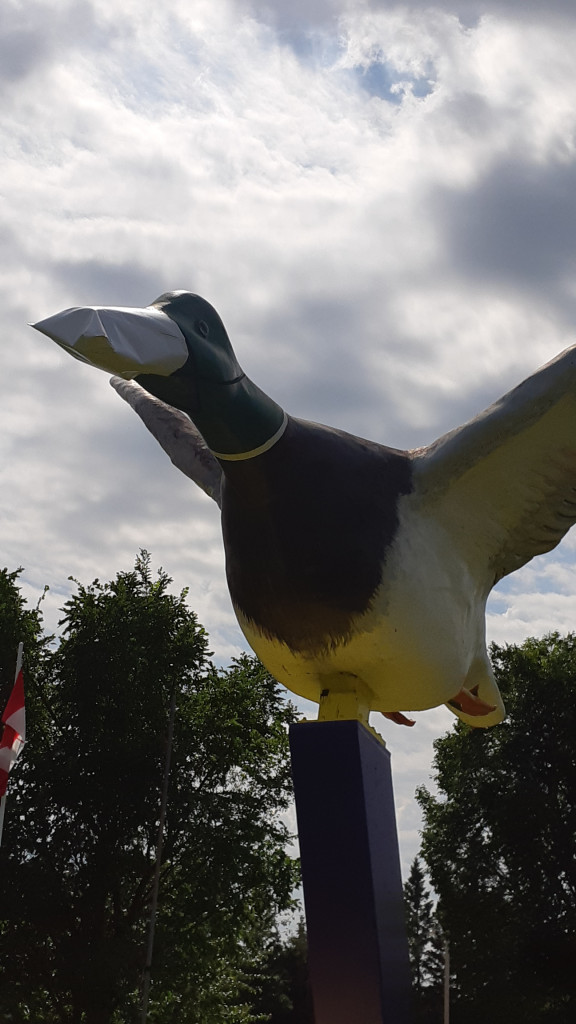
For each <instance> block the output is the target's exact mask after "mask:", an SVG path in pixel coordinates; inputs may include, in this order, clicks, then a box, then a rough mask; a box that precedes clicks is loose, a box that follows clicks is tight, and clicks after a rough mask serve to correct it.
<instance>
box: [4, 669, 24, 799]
mask: <svg viewBox="0 0 576 1024" xmlns="http://www.w3.org/2000/svg"><path fill="white" fill-rule="evenodd" d="M2 724H3V726H4V731H3V732H2V739H0V797H3V796H4V794H5V793H6V787H7V785H8V775H9V772H10V769H11V767H12V765H13V764H14V762H15V760H16V758H17V757H18V754H19V753H20V751H21V750H22V747H23V746H24V740H25V739H26V712H25V709H24V676H23V675H22V653H21V651H20V650H19V651H18V665H17V668H16V682H15V683H14V688H13V690H12V693H11V694H10V698H9V700H8V703H7V705H6V707H5V709H4V714H3V715H2Z"/></svg>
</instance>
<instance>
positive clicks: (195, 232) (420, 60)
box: [0, 0, 576, 870]
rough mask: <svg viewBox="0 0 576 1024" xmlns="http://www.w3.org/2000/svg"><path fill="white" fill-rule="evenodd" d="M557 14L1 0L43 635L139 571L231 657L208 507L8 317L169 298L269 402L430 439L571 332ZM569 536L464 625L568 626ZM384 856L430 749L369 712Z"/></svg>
mask: <svg viewBox="0 0 576 1024" xmlns="http://www.w3.org/2000/svg"><path fill="white" fill-rule="evenodd" d="M575 53H576V5H575V4H574V0H545V2H544V0H543V2H536V0H500V2H498V0H493V2H490V0H487V2H480V0H478V2H474V0H462V2H461V3H458V2H457V0H444V2H438V3H436V4H428V3H424V2H412V3H406V4H394V3H383V2H378V0H366V2H361V0H349V2H346V0H252V2H251V0H163V3H162V4H159V3H157V2H152V0H122V3H121V4H118V0H2V4H1V6H0V124H1V133H2V144H1V145H0V165H1V174H0V221H1V228H0V261H1V267H2V274H1V276H0V300H1V305H0V308H1V311H2V335H1V342H0V345H1V348H0V353H1V360H2V372H1V374H0V389H1V405H0V409H1V415H2V431H1V435H0V436H1V444H2V449H3V458H2V464H1V467H2V468H1V472H2V481H1V490H0V501H1V502H2V542H3V549H2V551H1V554H0V562H1V564H2V565H6V566H8V568H10V569H13V568H16V567H17V566H19V565H22V566H24V569H25V571H24V575H23V580H24V590H25V594H26V596H27V598H28V599H29V600H30V601H31V602H34V603H35V602H36V601H37V600H38V597H39V596H40V594H41V592H42V589H43V587H44V585H45V584H49V586H50V588H51V589H50V592H49V594H48V596H47V598H46V600H45V602H44V609H45V616H46V622H47V625H48V626H49V627H50V628H53V627H54V626H55V624H56V622H57V619H58V613H57V609H58V608H59V607H60V606H61V604H62V602H63V601H64V600H65V598H66V596H67V595H68V594H69V592H70V587H71V583H70V582H69V576H74V577H76V578H78V579H80V580H81V581H82V582H84V583H87V582H89V581H90V580H92V579H93V578H94V577H99V578H100V579H107V578H110V577H111V576H113V575H114V574H115V573H116V572H117V571H118V570H120V569H129V568H130V567H131V566H132V564H133V562H134V558H135V556H136V554H137V552H138V550H139V549H140V548H142V547H144V548H147V549H148V550H149V551H150V552H151V554H152V561H153V565H154V566H160V565H162V566H163V567H164V568H165V569H166V570H167V571H168V572H169V573H170V575H172V576H173V577H174V581H175V587H176V588H178V589H180V588H182V587H184V586H187V587H189V589H190V602H191V605H192V606H193V607H194V609H195V610H196V611H197V613H198V615H199V617H200V619H201V621H202V622H203V623H204V625H205V626H206V628H207V629H208V631H209V634H210V637H211V641H212V648H213V650H214V653H215V656H216V658H217V659H218V661H219V662H222V663H227V661H228V659H229V658H230V657H231V656H233V655H234V654H235V653H238V652H239V651H240V650H242V649H243V639H242V636H241V634H240V631H239V629H238V627H237V625H236V622H235V619H234V615H233V612H232V609H231V605H230V602H229V599H228V596H227V590H226V584H225V577H224V564H223V554H222V546H221V540H220V532H219V518H218V510H217V508H216V506H215V505H214V503H213V502H211V501H210V499H208V498H207V497H205V496H204V495H203V494H202V493H201V492H199V491H197V490H195V489H194V487H193V485H192V484H191V483H190V481H188V480H186V479H185V478H184V477H183V476H180V475H179V474H178V472H177V471H176V470H175V469H174V468H173V467H172V466H171V464H170V462H169V461H168V459H167V458H166V456H164V455H163V453H162V451H161V450H160V449H159V448H157V446H156V443H155V442H154V440H153V439H152V438H151V437H150V436H149V435H148V434H147V432H146V430H145V429H144V427H143V426H142V424H141V423H140V422H139V420H138V419H137V418H136V416H135V415H134V413H133V412H132V411H131V410H130V409H129V408H128V407H127V406H125V405H124V404H123V402H122V401H121V400H120V399H119V398H118V396H117V395H116V394H115V393H114V392H113V391H112V389H111V388H110V387H109V385H108V382H107V378H106V376H105V375H104V374H102V373H99V372H97V371H95V370H92V369H90V368H88V367H84V366H82V365H81V364H80V363H78V362H75V361H74V360H72V359H69V358H68V357H67V356H66V355H65V354H64V353H63V352H62V351H61V350H59V349H58V348H57V347H56V346H55V345H53V344H52V343H51V342H50V341H48V339H46V338H44V337H42V336H41V335H39V334H37V333H35V332H34V331H32V330H31V329H30V328H29V327H28V326H27V323H29V322H30V321H35V320H38V319H41V318H43V317H45V316H48V315H50V314H52V313H55V312H57V311H58V310H60V309H63V308H66V307H69V306H75V305H98V304H99V305H135V306H145V305H147V304H148V303H150V302H151V301H153V300H154V299H155V298H156V297H157V296H158V295H159V294H160V293H161V292H163V291H165V290H169V289H174V288H186V289H190V290H192V291H196V292H199V293H200V294H202V295H204V296H205V297H206V298H207V299H209V300H210V301H211V302H212V303H213V304H214V305H215V306H216V308H217V309H218V310H219V312H220V313H221V315H222V317H223V319H224V322H225V324H226V325H227V327H228V330H229V333H230V336H231V339H232V342H233V344H234V346H235V349H236V352H237V354H238V357H239V359H240V362H241V363H242V365H243V367H244V369H245V370H246V371H247V373H248V374H249V375H250V376H251V377H252V378H253V379H254V380H255V381H256V382H257V383H258V384H259V385H260V386H261V387H262V388H263V389H264V390H266V391H268V392H269V393H270V394H271V395H273V396H274V398H276V400H277V401H279V402H280V403H281V404H282V405H283V406H284V407H285V408H286V409H287V410H288V411H289V412H291V413H294V414H295V415H299V416H302V417H305V418H308V419H313V420H318V421H320V422H326V423H330V424H333V425H335V426H338V427H341V428H343V429H346V430H349V431H351V432H353V433H356V434H360V435H362V436H365V437H369V438H372V439H374V440H378V441H382V442H385V443H387V444H389V445H392V446H395V447H400V448H407V447H416V446H418V445H421V444H426V443H428V442H430V441H432V440H433V439H434V438H435V437H437V436H438V435H440V434H441V433H443V432H445V431H447V430H449V429H451V428H452V427H454V426H457V425H458V424H459V423H461V422H463V421H465V420H466V419H468V418H470V417H471V416H473V415H475V414H476V413H477V412H479V411H480V410H481V409H482V408H484V407H485V406H486V405H488V404H489V403H490V402H492V401H494V400H495V399H496V398H497V397H499V396H500V395H501V394H502V393H504V392H505V391H507V390H508V389H509V388H510V387H512V386H513V385H515V384H517V383H518V382H519V381H520V380H522V379H523V378H524V377H525V376H527V375H528V374H529V373H530V372H531V371H532V370H534V369H535V368H536V367H537V366H539V365H540V364H542V363H543V362H546V361H547V360H548V359H550V358H551V357H552V356H554V355H555V354H556V353H557V352H559V351H560V350H562V349H563V348H565V347H567V346H568V345H570V344H572V343H573V342H574V340H575V337H574V329H573V326H574V320H575V313H576V247H575V241H576V204H575V196H576V62H575V60H574V54H575ZM575 558H576V536H574V537H570V536H569V537H568V538H567V539H566V540H565V541H564V542H563V544H562V545H561V547H560V548H559V549H557V550H556V551H555V552H553V553H552V554H551V555H549V556H547V557H545V558H540V559H538V560H537V561H535V562H533V563H531V564H530V565H529V566H527V567H526V568H525V569H524V570H523V571H522V572H520V573H518V574H516V575H515V576H514V577H512V578H511V579H509V580H508V581H506V582H505V583H504V584H502V585H501V586H500V587H499V588H498V590H497V591H495V593H494V595H493V597H492V599H491V602H490V609H489V617H488V631H489V637H490V638H491V639H494V640H496V641H498V642H500V643H504V642H517V641H521V640H522V639H523V638H524V637H526V636H529V635H541V634H542V633H545V632H546V631H549V630H551V629H560V630H562V631H568V630H570V629H573V628H574V627H575V625H576V585H575V579H574V561H575ZM373 718H374V725H375V726H376V727H377V728H378V729H379V730H380V731H381V732H382V734H383V735H384V736H385V738H386V741H387V742H388V744H389V746H390V749H391V751H392V757H393V766H394V776H395V786H396V795H397V804H398V812H399V825H400V832H401V842H402V855H403V861H404V867H405V870H406V868H407V866H408V864H409V862H410V860H411V859H412V857H413V856H414V854H415V852H416V850H417V848H418V834H417V832H418V823H419V814H418V810H417V808H416V806H415V802H414V789H415V786H416V785H417V784H419V783H422V782H424V783H425V782H426V781H427V779H428V772H429V764H430V758H431V743H432V740H433V739H434V738H435V737H436V736H438V735H440V734H441V733H442V732H443V731H444V730H445V728H446V727H447V726H449V725H450V724H451V722H452V721H453V719H452V717H451V716H450V715H449V714H448V712H445V711H444V710H438V711H433V712H427V713H422V714H419V715H417V725H416V727H415V728H414V729H412V730H407V729H402V728H399V727H397V726H394V725H393V724H392V723H390V722H387V721H385V720H384V719H382V718H381V716H378V715H375V716H373Z"/></svg>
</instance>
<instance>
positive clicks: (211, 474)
mask: <svg viewBox="0 0 576 1024" xmlns="http://www.w3.org/2000/svg"><path fill="white" fill-rule="evenodd" d="M110 384H111V385H112V387H113V388H114V390H115V391H117V392H118V394H119V395H120V397H121V398H123V399H124V401H125V402H128V405H131V406H132V408H133V409H134V412H136V413H138V415H139V417H140V419H141V420H142V422H143V423H144V424H145V425H146V426H147V427H148V430H149V431H150V433H151V434H153V435H154V437H155V438H156V440H157V441H158V443H159V444H160V445H161V446H162V448H163V449H164V451H165V452H166V454H167V455H169V456H170V459H171V460H172V462H173V463H174V465H175V466H176V468H177V469H179V470H181V472H182V473H184V474H185V475H186V476H188V477H190V479H191V480H193V481H194V483H195V484H197V485H198V487H201V488H202V490H203V491H205V492H206V494H208V495H209V496H210V497H211V498H213V499H214V501H215V502H216V504H217V505H220V489H221V486H222V471H221V469H220V465H219V463H218V461H217V459H215V458H214V456H213V455H212V452H211V451H210V450H209V449H208V448H207V447H206V444H205V442H204V438H203V437H202V435H201V434H200V432H199V431H198V430H197V429H196V427H195V426H194V424H193V423H192V421H191V420H190V419H189V418H188V416H186V414H185V413H183V412H180V411H179V410H178V409H173V408H172V406H171V405H166V404H165V402H161V401H160V399H158V398H153V397H152V395H150V394H149V393H148V392H147V391H145V390H144V388H141V387H140V385H139V384H136V382H135V381H131V380H123V379H122V377H111V378H110Z"/></svg>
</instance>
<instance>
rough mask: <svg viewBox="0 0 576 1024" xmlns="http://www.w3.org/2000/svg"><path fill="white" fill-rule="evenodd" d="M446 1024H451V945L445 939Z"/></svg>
mask: <svg viewBox="0 0 576 1024" xmlns="http://www.w3.org/2000/svg"><path fill="white" fill-rule="evenodd" d="M444 1024H450V945H449V943H448V939H444Z"/></svg>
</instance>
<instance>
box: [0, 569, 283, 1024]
mask: <svg viewBox="0 0 576 1024" xmlns="http://www.w3.org/2000/svg"><path fill="white" fill-rule="evenodd" d="M3 579H4V591H2V590H1V589H0V594H4V604H3V605H0V611H1V610H2V609H3V608H4V607H6V608H8V615H7V620H6V621H8V620H10V614H12V617H13V618H14V619H15V620H16V621H17V628H16V629H15V631H13V632H15V634H16V636H17V638H18V639H19V629H20V630H21V628H22V627H23V626H27V627H28V629H29V632H31V635H33V637H34V638H35V643H36V647H34V645H32V649H33V650H34V652H35V653H34V657H32V656H31V653H29V654H28V666H27V675H26V689H27V700H28V711H29V715H28V718H29V733H28V735H29V742H28V744H27V746H26V747H25V751H24V753H23V755H22V763H21V764H20V765H19V766H18V768H17V770H16V771H15V772H14V773H13V778H12V780H11V783H10V795H9V806H8V813H7V821H6V828H5V842H4V845H3V847H2V850H1V851H0V864H1V867H0V871H1V877H2V903H1V906H0V1007H1V1008H2V1011H1V1013H3V1014H4V1016H3V1017H2V1016H1V1015H0V1020H2V1021H14V1022H16V1024H20V1022H24V1021H34V1022H45V1024H52V1022H54V1024H56V1022H57V1024H112V1022H114V1024H128V1022H130V1021H137V1020H138V1019H139V1015H138V1006H139V994H138V990H139V983H140V976H141V972H142V967H143V963H144V949H145V939H146V928H147V918H148V915H149V907H150V896H151V885H152V878H153V873H154V849H155V841H156V834H157V828H158V815H159V796H160V790H161V784H162V771H163V761H164V753H165V740H166V731H167V722H168V709H169V705H170V699H171V694H172V692H173V690H174V688H176V692H177V712H176V726H175V734H174V749H173V760H172V771H171V781H170V794H169V807H168V818H167V827H166V835H165V842H164V850H163V858H162V863H163V866H162V874H161V896H160V911H159V916H158V925H157V942H156V947H155V958H154V969H153V984H152V993H151V996H152V998H151V1005H150V1010H151V1012H150V1019H151V1021H157V1022H159V1024H165V1022H166V1024H168V1022H176V1021H178V1022H181V1021H182V1020H186V1022H187V1024H196V1022H198V1024H200V1022H201V1024H225V1022H226V1021H230V1024H232V1022H233V1024H240V1022H241V1021H249V1020H252V1019H254V1017H253V1015H252V1012H251V1009H250V1008H251V1006H252V1004H253V1002H254V1000H255V998H256V996H255V993H254V992H253V991H252V989H253V987H254V986H253V978H254V972H255V966H256V965H257V964H258V963H260V962H261V960H262V956H263V954H262V948H263V942H264V936H266V935H267V934H268V933H269V931H270V929H271V927H272V923H273V920H274V917H275V915H276V913H277V912H278V911H280V910H282V909H284V908H286V907H287V906H288V905H289V904H290V900H291V892H292V888H293V885H294V881H295V865H294V862H292V861H291V860H290V859H289V858H288V857H287V856H286V854H285V852H284V847H285V844H286V839H287V832H286V828H285V827H284V825H283V824H282V823H281V821H280V820H279V812H280V811H281V810H282V809H283V808H284V807H285V806H286V804H287V802H288V800H289V796H290V772H289V758H288V748H287V725H288V723H289V722H290V721H291V720H292V716H293V710H292V708H291V706H290V705H289V704H287V703H285V701H284V700H283V698H282V695H281V693H280V688H279V687H278V685H277V684H276V682H275V681H274V680H273V679H272V678H271V677H270V675H269V674H268V673H267V672H266V671H265V670H264V669H263V667H262V666H261V665H260V664H259V663H258V662H257V661H256V660H255V659H253V658H248V657H243V658H241V659H239V660H238V661H237V662H236V663H234V665H233V666H232V667H231V668H230V669H228V670H227V671H220V672H219V671H217V670H216V669H215V668H214V667H213V665H212V664H211V662H210V661H209V653H208V649H207V648H208V640H207V637H206V634H205V632H204V630H203V629H202V627H201V626H200V625H199V624H198V622H197V619H196V616H195V615H194V613H193V612H192V611H190V609H189V608H188V607H187V605H186V594H185V592H184V593H182V594H180V595H179V596H175V595H173V594H171V593H170V592H169V584H170V582H171V581H170V579H169V577H168V576H167V575H166V574H165V573H164V572H163V571H160V572H159V574H158V577H157V578H156V579H153V577H152V574H151V571H150V560H149V557H148V556H147V555H146V554H145V553H143V554H142V555H141V556H140V557H139V558H138V559H137V561H136V565H135V568H134V570H133V571H131V572H127V573H119V574H118V575H117V576H116V578H115V579H114V580H112V581H111V582H109V583H100V582H99V581H98V580H96V581H94V583H92V584H91V585H90V586H83V585H81V584H77V590H76V593H75V595H74V596H73V597H72V598H71V599H70V600H69V601H68V602H67V603H66V605H65V607H64V618H63V621H62V623H61V624H62V626H63V627H64V628H63V635H62V639H61V640H60V642H59V643H58V644H57V645H56V646H55V648H54V649H49V648H48V646H47V645H46V643H45V642H44V640H43V639H41V638H40V625H39V616H38V613H35V612H34V613H29V612H27V611H26V610H25V609H24V607H23V603H22V601H21V598H20V595H19V593H18V590H17V585H16V574H5V576H4V577H3ZM1 583H2V581H1V580H0V584H1ZM10 609H11V611H10ZM10 621H11V620H10ZM14 656H15V651H14V652H13V657H12V661H13V660H14ZM12 673H13V669H12ZM38 709H41V712H40V711H38Z"/></svg>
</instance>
